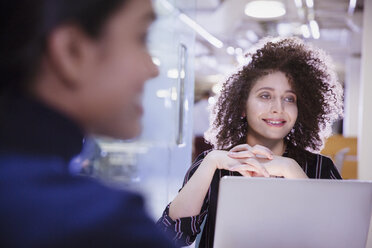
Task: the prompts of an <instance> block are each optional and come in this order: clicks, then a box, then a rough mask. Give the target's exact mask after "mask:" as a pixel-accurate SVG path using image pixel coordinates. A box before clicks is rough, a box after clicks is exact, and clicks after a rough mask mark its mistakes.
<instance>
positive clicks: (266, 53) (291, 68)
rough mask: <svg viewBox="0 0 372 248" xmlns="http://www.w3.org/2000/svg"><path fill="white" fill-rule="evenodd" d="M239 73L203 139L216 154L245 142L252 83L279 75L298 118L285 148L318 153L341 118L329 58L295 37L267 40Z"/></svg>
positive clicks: (225, 87) (222, 97)
mask: <svg viewBox="0 0 372 248" xmlns="http://www.w3.org/2000/svg"><path fill="white" fill-rule="evenodd" d="M247 58H248V59H249V60H250V61H249V62H248V64H247V65H245V66H243V67H242V69H241V70H239V71H238V72H237V73H235V74H233V75H232V76H230V77H229V78H228V80H227V81H226V82H225V83H224V85H223V87H222V91H221V94H220V96H219V98H218V101H217V102H216V105H215V106H214V108H213V111H212V119H213V124H212V126H211V128H210V129H209V130H208V131H207V133H206V135H205V136H206V139H207V140H208V141H209V142H210V143H211V144H212V145H213V147H214V148H216V149H223V150H227V149H230V148H231V147H232V146H235V145H238V144H242V143H246V135H247V131H248V128H249V127H248V123H247V121H246V119H245V118H242V113H244V112H245V106H246V101H247V98H248V95H249V92H250V90H251V89H252V87H253V85H254V83H255V82H256V81H257V80H258V79H259V78H261V77H262V76H264V75H268V74H270V73H272V72H276V71H281V72H283V73H284V74H285V75H286V76H287V78H288V81H289V82H290V84H291V85H292V87H293V89H294V91H295V92H296V95H297V107H298V117H297V120H296V123H295V125H294V127H293V129H292V130H291V131H290V133H289V134H288V135H287V136H286V137H285V141H286V144H287V146H288V145H289V146H291V147H292V148H295V149H298V150H303V151H305V150H307V151H319V150H320V149H321V148H322V147H323V143H324V139H325V138H326V137H327V136H329V134H330V131H331V124H332V123H333V121H335V120H336V119H338V118H339V117H341V116H342V112H343V100H342V99H343V89H342V86H341V85H340V84H339V82H338V81H337V77H336V75H335V73H334V71H333V68H332V63H331V61H330V57H329V56H328V55H326V54H325V53H324V51H322V50H320V49H317V48H315V47H312V46H311V45H309V44H305V43H304V42H303V41H302V40H301V39H299V38H296V37H290V38H265V39H263V40H261V41H260V42H259V43H258V45H257V47H256V48H255V49H254V50H253V52H252V53H249V54H248V55H247Z"/></svg>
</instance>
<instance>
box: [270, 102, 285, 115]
mask: <svg viewBox="0 0 372 248" xmlns="http://www.w3.org/2000/svg"><path fill="white" fill-rule="evenodd" d="M271 112H272V113H281V112H283V103H282V101H281V100H280V99H273V101H272V102H271Z"/></svg>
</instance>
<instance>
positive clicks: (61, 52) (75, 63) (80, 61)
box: [46, 25, 93, 88]
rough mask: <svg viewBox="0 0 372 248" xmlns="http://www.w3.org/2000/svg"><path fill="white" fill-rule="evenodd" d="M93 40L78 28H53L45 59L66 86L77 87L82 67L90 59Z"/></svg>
mask: <svg viewBox="0 0 372 248" xmlns="http://www.w3.org/2000/svg"><path fill="white" fill-rule="evenodd" d="M92 45H93V41H92V40H91V39H90V38H89V37H87V35H86V34H85V33H83V31H81V29H80V28H78V27H76V26H74V25H65V26H61V27H59V28H57V29H55V30H54V31H53V32H52V34H51V35H50V36H49V38H48V40H47V51H46V56H47V61H48V62H49V63H50V68H51V69H52V70H53V73H54V74H55V76H57V77H58V78H59V79H61V80H60V81H61V82H62V83H63V84H64V85H65V86H66V87H68V88H76V87H79V84H81V83H82V81H83V80H82V79H83V76H84V75H82V74H83V69H84V67H85V66H86V63H90V62H89V60H90V59H92V56H93V54H92V51H93V50H92Z"/></svg>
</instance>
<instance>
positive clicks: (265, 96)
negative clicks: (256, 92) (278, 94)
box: [260, 94, 271, 99]
mask: <svg viewBox="0 0 372 248" xmlns="http://www.w3.org/2000/svg"><path fill="white" fill-rule="evenodd" d="M260 98H262V99H270V98H271V96H270V95H269V94H261V95H260Z"/></svg>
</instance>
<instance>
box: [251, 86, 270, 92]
mask: <svg viewBox="0 0 372 248" xmlns="http://www.w3.org/2000/svg"><path fill="white" fill-rule="evenodd" d="M260 90H270V91H274V88H271V87H262V88H259V89H258V90H256V91H255V92H259V91H260Z"/></svg>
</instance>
